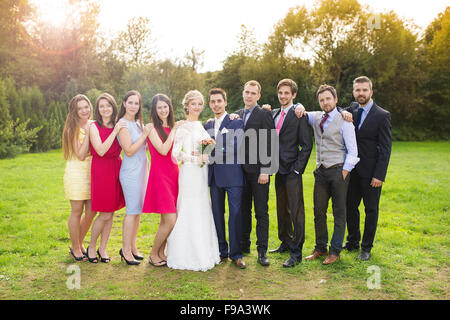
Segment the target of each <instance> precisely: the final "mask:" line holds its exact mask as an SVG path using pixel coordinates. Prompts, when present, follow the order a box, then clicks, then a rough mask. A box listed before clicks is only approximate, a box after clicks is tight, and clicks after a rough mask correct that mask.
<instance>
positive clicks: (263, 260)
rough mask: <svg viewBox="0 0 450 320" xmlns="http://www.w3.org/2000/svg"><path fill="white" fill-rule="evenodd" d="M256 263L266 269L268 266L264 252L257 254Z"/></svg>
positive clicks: (267, 259)
mask: <svg viewBox="0 0 450 320" xmlns="http://www.w3.org/2000/svg"><path fill="white" fill-rule="evenodd" d="M258 263H259V264H260V265H262V266H264V267H267V266H268V265H269V264H270V262H269V258H267V256H266V253H265V252H261V253H259V254H258Z"/></svg>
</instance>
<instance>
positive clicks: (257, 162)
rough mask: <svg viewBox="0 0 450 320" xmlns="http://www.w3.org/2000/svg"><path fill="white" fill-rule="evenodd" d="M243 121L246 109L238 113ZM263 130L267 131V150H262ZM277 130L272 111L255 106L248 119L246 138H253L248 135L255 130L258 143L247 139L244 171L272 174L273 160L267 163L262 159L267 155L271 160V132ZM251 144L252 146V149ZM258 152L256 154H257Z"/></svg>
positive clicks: (244, 153) (244, 151) (244, 145)
mask: <svg viewBox="0 0 450 320" xmlns="http://www.w3.org/2000/svg"><path fill="white" fill-rule="evenodd" d="M236 113H237V114H238V115H239V117H240V118H241V119H244V109H241V110H239V111H237V112H236ZM261 129H265V130H266V134H267V144H265V146H263V147H265V150H260V140H261V137H260V134H259V133H260V131H261ZM272 129H273V130H275V125H274V123H273V118H272V113H271V112H270V111H266V110H264V109H261V107H260V106H258V105H257V106H255V109H253V111H252V113H251V115H250V116H249V118H248V119H247V123H246V124H245V128H244V131H245V132H246V136H252V135H251V133H250V134H247V132H248V131H249V130H254V132H255V133H256V141H253V140H252V139H249V138H247V137H246V138H245V139H244V143H243V146H242V148H244V150H242V154H243V156H244V159H243V160H244V164H243V168H244V171H245V172H247V173H256V174H260V173H265V174H272V173H273V172H271V171H272V170H271V165H272V159H269V160H268V161H267V162H266V161H264V162H263V159H261V154H264V155H267V156H268V157H269V158H271V157H272V156H273V155H271V130H272ZM250 144H251V145H252V146H251V147H250ZM255 151H256V152H255Z"/></svg>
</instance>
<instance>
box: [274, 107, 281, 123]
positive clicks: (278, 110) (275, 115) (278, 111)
mask: <svg viewBox="0 0 450 320" xmlns="http://www.w3.org/2000/svg"><path fill="white" fill-rule="evenodd" d="M280 112H281V108H278V109H275V110H273V113H272V118H273V120H274V121H275V119H276V117H278V115H279V114H280Z"/></svg>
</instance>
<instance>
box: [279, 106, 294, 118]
mask: <svg viewBox="0 0 450 320" xmlns="http://www.w3.org/2000/svg"><path fill="white" fill-rule="evenodd" d="M292 106H293V104H291V105H290V106H289V107H286V109H283V108H280V109H281V110H280V114H281V111H283V110H284V114H285V115H286V114H287V113H288V112H289V110H290V109H291V108H292Z"/></svg>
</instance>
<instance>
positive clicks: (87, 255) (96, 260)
mask: <svg viewBox="0 0 450 320" xmlns="http://www.w3.org/2000/svg"><path fill="white" fill-rule="evenodd" d="M86 257H87V258H88V260H89V262H90V263H98V258H97V256H95V258H89V247H87V249H86Z"/></svg>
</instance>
